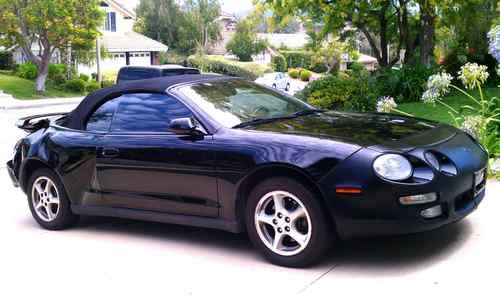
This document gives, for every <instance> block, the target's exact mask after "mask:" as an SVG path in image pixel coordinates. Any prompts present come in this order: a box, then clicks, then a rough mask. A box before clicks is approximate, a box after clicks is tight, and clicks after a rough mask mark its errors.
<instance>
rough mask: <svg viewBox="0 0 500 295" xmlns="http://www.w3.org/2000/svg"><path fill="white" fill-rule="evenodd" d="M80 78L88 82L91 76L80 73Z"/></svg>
mask: <svg viewBox="0 0 500 295" xmlns="http://www.w3.org/2000/svg"><path fill="white" fill-rule="evenodd" d="M78 79H80V80H83V81H85V82H88V81H89V79H90V77H89V75H85V74H80V75H78Z"/></svg>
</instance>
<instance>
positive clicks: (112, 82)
mask: <svg viewBox="0 0 500 295" xmlns="http://www.w3.org/2000/svg"><path fill="white" fill-rule="evenodd" d="M113 85H115V81H110V80H103V81H102V82H101V86H102V88H106V87H111V86H113Z"/></svg>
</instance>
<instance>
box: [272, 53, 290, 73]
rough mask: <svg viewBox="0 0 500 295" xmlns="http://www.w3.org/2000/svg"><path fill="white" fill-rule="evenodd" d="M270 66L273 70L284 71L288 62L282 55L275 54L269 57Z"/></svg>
mask: <svg viewBox="0 0 500 295" xmlns="http://www.w3.org/2000/svg"><path fill="white" fill-rule="evenodd" d="M271 66H272V68H273V70H274V71H275V72H282V73H284V72H286V71H287V70H288V64H287V63H286V59H285V57H284V56H283V55H275V56H273V57H272V59H271Z"/></svg>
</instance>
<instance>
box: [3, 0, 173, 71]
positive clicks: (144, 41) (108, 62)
mask: <svg viewBox="0 0 500 295" xmlns="http://www.w3.org/2000/svg"><path fill="white" fill-rule="evenodd" d="M100 6H101V9H102V10H103V11H104V12H105V14H106V17H105V21H104V25H103V27H102V29H101V33H102V36H101V37H100V43H101V46H103V47H104V48H105V49H106V52H107V55H106V56H105V57H104V58H103V59H102V60H101V69H102V71H103V72H108V71H110V72H111V71H117V70H118V69H120V68H121V67H123V66H126V65H140V66H147V65H157V64H159V57H158V54H159V52H165V51H167V50H168V46H166V45H164V44H162V43H160V42H158V41H155V40H153V39H151V38H148V37H146V36H144V35H142V34H139V33H136V32H134V31H133V26H134V22H135V19H136V15H135V13H134V12H133V11H130V10H129V9H127V8H125V7H124V6H123V5H121V4H120V3H118V2H117V1H115V0H103V1H101V2H100ZM32 49H33V52H34V53H35V54H37V53H38V52H39V50H38V44H37V42H34V43H33V45H32ZM13 57H14V61H15V62H16V63H25V62H26V61H27V60H28V59H27V58H26V57H25V56H24V53H23V52H22V50H19V49H14V50H13ZM52 62H53V63H58V62H61V56H60V54H59V52H58V51H56V52H55V53H54V56H53V57H52ZM78 71H79V72H80V73H85V74H89V75H90V74H92V73H96V72H97V65H96V63H93V64H91V65H84V64H79V65H78Z"/></svg>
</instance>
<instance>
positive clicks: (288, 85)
mask: <svg viewBox="0 0 500 295" xmlns="http://www.w3.org/2000/svg"><path fill="white" fill-rule="evenodd" d="M288 90H290V83H288V84H286V87H285V91H286V92H288Z"/></svg>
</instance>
